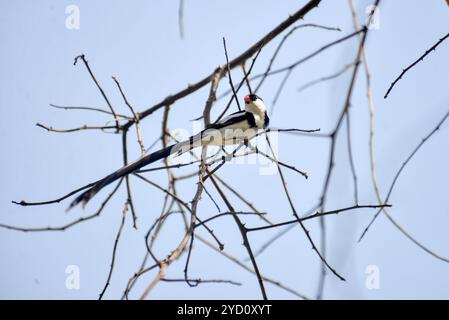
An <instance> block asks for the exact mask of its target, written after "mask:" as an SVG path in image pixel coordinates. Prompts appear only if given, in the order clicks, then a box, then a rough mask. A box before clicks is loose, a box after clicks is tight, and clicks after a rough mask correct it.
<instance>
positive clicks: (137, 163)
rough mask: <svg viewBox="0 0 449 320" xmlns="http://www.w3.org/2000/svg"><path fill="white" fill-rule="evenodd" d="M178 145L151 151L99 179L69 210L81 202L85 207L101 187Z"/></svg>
mask: <svg viewBox="0 0 449 320" xmlns="http://www.w3.org/2000/svg"><path fill="white" fill-rule="evenodd" d="M175 146H176V145H172V146H169V147H166V148H164V149H161V150H158V151H156V152H153V153H150V154H148V155H146V156H144V157H143V158H141V159H139V160H137V161H134V162H132V163H130V164H128V165H127V166H125V167H122V168H120V169H118V170H117V171H115V172H113V173H111V174H110V175H108V176H106V177H104V178H103V179H101V180H99V181H97V182H96V183H95V184H94V185H93V186H92V187H90V188H89V189H88V190H87V191H85V192H83V193H82V194H80V195H79V196H78V197H76V199H75V200H73V202H72V203H71V204H70V206H69V207H68V208H67V210H70V209H71V208H73V207H75V206H76V205H78V204H79V203H81V204H82V205H83V207H84V206H85V205H86V203H87V202H89V200H90V199H92V198H93V197H94V196H95V195H96V194H97V193H98V192H99V191H100V190H101V189H103V188H104V187H106V186H107V185H109V184H110V183H112V182H114V181H116V180H118V179H120V178H122V177H124V176H126V175H128V174H130V173H132V172H134V171H136V170H139V169H140V168H142V167H144V166H146V165H149V164H150V163H153V162H155V161H158V160H160V159H164V158H166V157H168V156H169V155H170V154H171V152H172V150H173V148H174V147H175Z"/></svg>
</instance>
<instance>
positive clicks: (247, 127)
mask: <svg viewBox="0 0 449 320" xmlns="http://www.w3.org/2000/svg"><path fill="white" fill-rule="evenodd" d="M244 100H245V110H244V111H238V112H235V113H233V114H231V115H229V116H227V117H225V118H223V119H222V120H221V121H219V122H217V123H214V124H211V125H209V126H208V127H207V128H206V129H204V130H203V131H201V132H200V133H198V134H196V135H194V136H192V137H190V138H189V139H188V140H185V141H182V142H179V143H176V144H174V145H171V146H169V147H166V148H164V149H161V150H158V151H156V152H153V153H151V154H148V155H145V156H144V157H142V158H140V159H139V160H137V161H134V162H132V163H130V164H128V165H127V166H124V167H122V168H120V169H118V170H117V171H115V172H113V173H111V174H110V175H108V176H106V177H104V178H103V179H101V180H99V181H97V182H96V183H95V184H94V185H93V186H92V187H90V188H89V189H88V190H87V191H85V192H83V193H82V194H81V195H79V196H78V197H77V198H76V199H75V200H74V201H73V202H72V203H71V204H70V207H69V209H70V208H72V207H74V206H76V205H77V204H79V203H82V204H83V206H84V205H85V204H86V203H87V202H88V201H89V200H90V199H92V197H93V196H95V194H97V193H98V192H99V191H100V190H101V189H103V188H104V187H106V186H107V185H109V184H110V183H112V182H114V181H116V180H118V179H120V178H122V177H124V176H126V175H128V174H130V173H132V172H134V171H136V170H139V169H141V168H142V167H144V166H146V165H148V164H150V163H153V162H155V161H158V160H161V159H164V158H166V157H169V156H170V155H181V154H183V153H185V152H188V151H190V150H192V149H194V148H197V147H201V146H206V145H212V146H224V145H230V144H236V143H241V142H243V141H248V140H250V139H251V138H253V137H254V136H255V135H256V134H257V132H258V130H259V129H265V128H267V127H268V125H269V122H270V119H269V118H268V115H267V110H266V107H265V104H264V102H263V100H262V99H261V98H260V97H258V96H257V95H255V94H250V95H247V96H245V98H244Z"/></svg>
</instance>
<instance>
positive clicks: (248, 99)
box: [243, 96, 251, 104]
mask: <svg viewBox="0 0 449 320" xmlns="http://www.w3.org/2000/svg"><path fill="white" fill-rule="evenodd" d="M243 100H245V103H246V104H248V103H250V102H251V98H250V97H249V96H245V98H243Z"/></svg>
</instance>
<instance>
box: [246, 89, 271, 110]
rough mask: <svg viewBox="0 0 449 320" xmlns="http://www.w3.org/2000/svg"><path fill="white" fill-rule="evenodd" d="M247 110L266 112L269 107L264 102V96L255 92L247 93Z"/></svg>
mask: <svg viewBox="0 0 449 320" xmlns="http://www.w3.org/2000/svg"><path fill="white" fill-rule="evenodd" d="M244 100H245V110H246V111H249V112H256V113H265V111H267V107H266V106H265V104H264V103H263V100H262V98H260V97H259V96H258V95H255V94H249V95H246V96H245V98H244Z"/></svg>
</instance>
